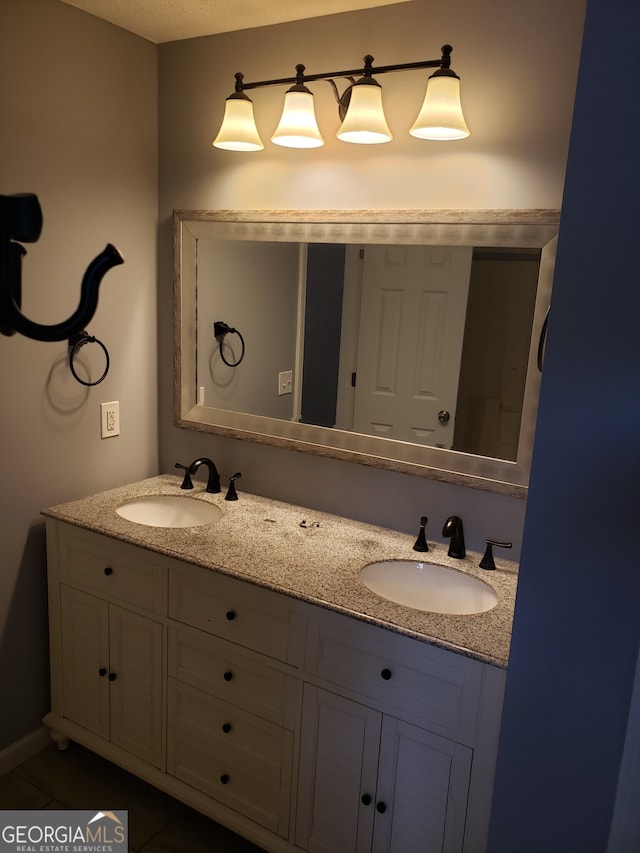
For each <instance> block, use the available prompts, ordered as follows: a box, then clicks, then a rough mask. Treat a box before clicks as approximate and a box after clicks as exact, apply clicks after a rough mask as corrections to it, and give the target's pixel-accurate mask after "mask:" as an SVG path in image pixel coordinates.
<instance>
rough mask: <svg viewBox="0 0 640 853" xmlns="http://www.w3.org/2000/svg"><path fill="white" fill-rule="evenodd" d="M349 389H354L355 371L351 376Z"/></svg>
mask: <svg viewBox="0 0 640 853" xmlns="http://www.w3.org/2000/svg"><path fill="white" fill-rule="evenodd" d="M351 387H352V388H355V387H356V372H355V370H354V371H353V373H352V374H351Z"/></svg>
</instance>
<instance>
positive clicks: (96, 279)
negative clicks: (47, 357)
mask: <svg viewBox="0 0 640 853" xmlns="http://www.w3.org/2000/svg"><path fill="white" fill-rule="evenodd" d="M41 231H42V209H41V207H40V202H39V201H38V197H37V196H36V195H34V194H33V193H21V194H18V195H8V196H5V195H0V332H1V333H2V334H3V335H13V334H14V333H15V332H18V333H19V334H21V335H24V336H25V337H26V338H32V339H33V340H36V341H63V340H65V338H71V337H72V336H73V335H75V334H76V333H79V332H81V331H82V330H83V329H84V328H85V327H86V326H87V325H88V323H89V321H90V320H91V319H92V317H93V315H94V314H95V312H96V308H97V307H98V288H99V287H100V282H101V281H102V277H103V276H104V274H105V273H106V272H108V271H109V270H110V269H111V268H112V267H114V266H117V265H118V264H123V263H124V258H123V257H122V255H121V254H120V252H119V251H118V250H117V249H116V247H115V246H112V245H111V243H108V244H107V245H106V247H105V248H104V249H103V251H102V252H101V253H100V254H99V255H97V256H96V257H95V258H94V259H93V261H91V263H90V264H89V266H88V267H87V270H86V272H85V274H84V277H83V279H82V283H81V286H80V303H79V305H78V308H77V309H76V311H75V312H74V313H73V314H72V315H71V316H70V317H69V318H68V319H67V320H65V321H64V322H62V323H56V324H54V325H51V326H46V325H44V324H42V323H34V322H33V321H32V320H29V319H28V318H27V317H25V316H24V314H23V313H22V312H21V310H20V308H21V305H22V259H23V257H24V256H25V255H26V254H27V251H26V249H25V248H24V246H22V245H21V244H20V243H18V242H15V241H17V240H21V241H22V242H25V243H34V242H35V241H37V240H38V238H39V237H40V233H41Z"/></svg>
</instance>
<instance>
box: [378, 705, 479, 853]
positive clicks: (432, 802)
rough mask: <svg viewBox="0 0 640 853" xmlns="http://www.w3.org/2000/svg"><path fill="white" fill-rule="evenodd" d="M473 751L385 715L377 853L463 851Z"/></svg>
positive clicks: (381, 750)
mask: <svg viewBox="0 0 640 853" xmlns="http://www.w3.org/2000/svg"><path fill="white" fill-rule="evenodd" d="M471 755H472V750H471V749H469V748H468V747H466V746H461V745H460V744H457V743H454V742H453V741H450V740H447V739H446V738H443V737H439V736H438V735H434V734H432V733H431V732H428V731H425V730H424V729H421V728H418V727H417V726H413V725H410V724H408V723H404V722H402V721H400V720H396V719H395V718H393V717H385V718H384V722H383V727H382V741H381V747H380V764H379V767H378V787H377V791H376V820H375V827H374V837H373V853H459V851H461V850H462V845H463V837H464V827H465V815H466V809H467V798H468V793H469V777H470V773H471Z"/></svg>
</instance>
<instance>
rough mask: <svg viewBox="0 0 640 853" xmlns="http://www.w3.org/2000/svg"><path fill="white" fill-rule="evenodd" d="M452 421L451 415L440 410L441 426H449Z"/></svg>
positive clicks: (444, 410)
mask: <svg viewBox="0 0 640 853" xmlns="http://www.w3.org/2000/svg"><path fill="white" fill-rule="evenodd" d="M450 419H451V415H450V414H449V412H448V411H447V410H446V409H440V411H439V412H438V420H439V421H440V423H441V424H448V423H449V420H450Z"/></svg>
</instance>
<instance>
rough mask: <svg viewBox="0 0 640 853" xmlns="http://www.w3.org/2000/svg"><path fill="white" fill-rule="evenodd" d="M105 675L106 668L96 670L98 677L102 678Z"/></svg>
mask: <svg viewBox="0 0 640 853" xmlns="http://www.w3.org/2000/svg"><path fill="white" fill-rule="evenodd" d="M106 674H107V668H106V666H101V667H100V669H99V670H98V675H99V676H100V678H104V677H105V675H106Z"/></svg>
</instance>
